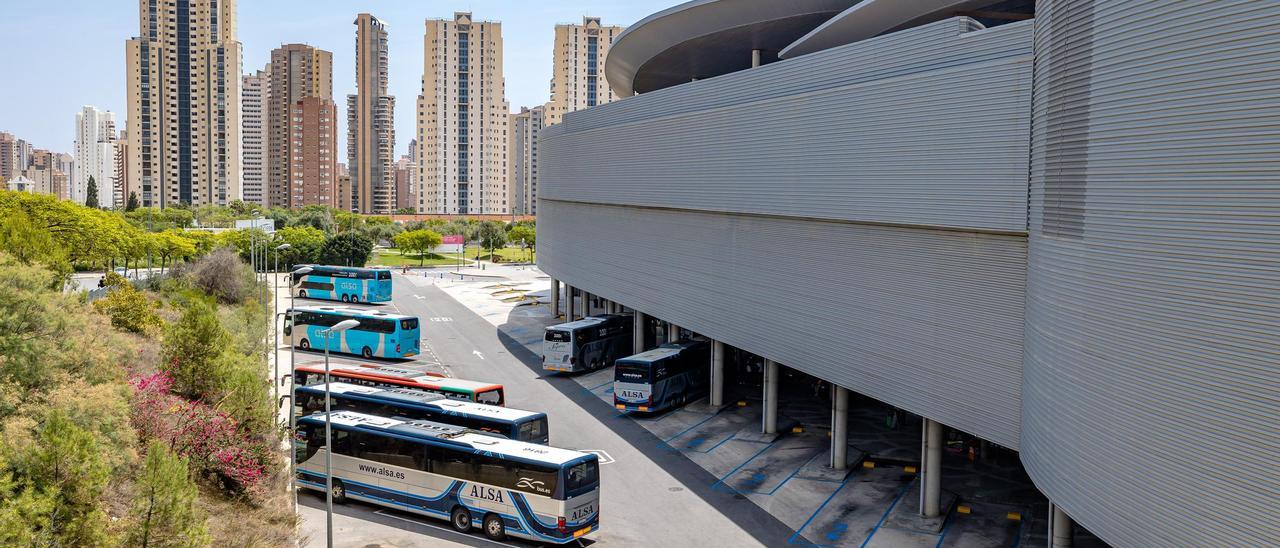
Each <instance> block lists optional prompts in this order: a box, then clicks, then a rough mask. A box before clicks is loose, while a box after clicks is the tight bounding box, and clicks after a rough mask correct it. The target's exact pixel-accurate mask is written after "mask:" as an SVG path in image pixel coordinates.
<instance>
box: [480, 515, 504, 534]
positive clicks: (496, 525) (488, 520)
mask: <svg viewBox="0 0 1280 548" xmlns="http://www.w3.org/2000/svg"><path fill="white" fill-rule="evenodd" d="M484 536H486V537H489V538H490V539H492V540H499V541H500V540H505V539H506V538H507V526H506V525H503V523H502V517H501V516H499V515H498V514H489V515H487V516H485V517H484Z"/></svg>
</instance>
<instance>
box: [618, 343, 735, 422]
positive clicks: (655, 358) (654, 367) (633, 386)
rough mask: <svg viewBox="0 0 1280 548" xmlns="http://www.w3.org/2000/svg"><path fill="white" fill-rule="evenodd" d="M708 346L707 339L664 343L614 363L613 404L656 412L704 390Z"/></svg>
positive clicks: (686, 399) (695, 398) (690, 398)
mask: <svg viewBox="0 0 1280 548" xmlns="http://www.w3.org/2000/svg"><path fill="white" fill-rule="evenodd" d="M710 369H711V345H710V344H708V343H707V342H706V341H689V340H685V341H680V342H676V343H670V344H664V345H662V346H659V347H657V348H654V349H653V350H647V351H644V352H641V353H639V354H636V355H634V356H627V357H625V358H621V359H619V360H618V361H617V362H615V363H614V369H613V404H614V407H617V408H618V409H621V410H623V411H640V412H655V411H662V410H665V409H669V408H671V407H675V406H677V405H683V404H685V403H687V402H690V401H694V400H697V399H698V398H701V397H702V396H704V395H706V393H707V385H708V376H709V374H710Z"/></svg>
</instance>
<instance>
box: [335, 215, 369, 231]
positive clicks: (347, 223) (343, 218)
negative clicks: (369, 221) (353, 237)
mask: <svg viewBox="0 0 1280 548" xmlns="http://www.w3.org/2000/svg"><path fill="white" fill-rule="evenodd" d="M333 220H334V222H335V223H337V225H338V232H348V231H351V230H355V229H357V228H360V227H361V226H364V217H361V216H360V214H358V213H351V212H349V211H339V212H337V213H336V214H334V216H333Z"/></svg>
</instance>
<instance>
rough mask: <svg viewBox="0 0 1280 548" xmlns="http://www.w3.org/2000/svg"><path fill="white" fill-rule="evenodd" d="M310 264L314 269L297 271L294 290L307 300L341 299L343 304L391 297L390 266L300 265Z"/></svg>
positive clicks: (378, 301) (371, 301) (376, 301)
mask: <svg viewBox="0 0 1280 548" xmlns="http://www.w3.org/2000/svg"><path fill="white" fill-rule="evenodd" d="M304 266H309V267H311V272H308V273H306V274H294V275H293V285H292V286H291V287H292V288H293V290H294V292H295V293H296V294H297V295H298V296H299V297H302V298H304V299H321V300H325V301H342V302H344V303H382V302H387V301H390V300H391V269H390V268H356V267H352V266H326V265H314V264H311V265H298V266H297V267H295V268H302V267H304Z"/></svg>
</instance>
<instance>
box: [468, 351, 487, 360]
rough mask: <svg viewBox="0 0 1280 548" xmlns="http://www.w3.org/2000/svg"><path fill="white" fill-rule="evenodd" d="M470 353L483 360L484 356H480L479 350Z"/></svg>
mask: <svg viewBox="0 0 1280 548" xmlns="http://www.w3.org/2000/svg"><path fill="white" fill-rule="evenodd" d="M471 353H472V354H475V355H476V357H477V358H480V359H482V360H483V359H484V354H481V353H480V351H479V350H472V351H471Z"/></svg>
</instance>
